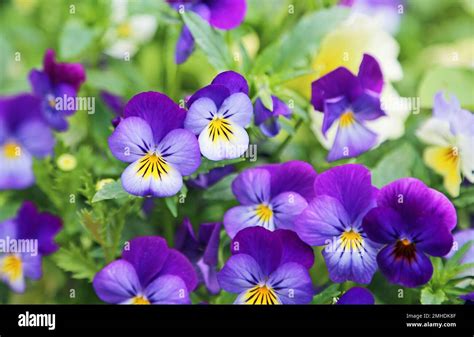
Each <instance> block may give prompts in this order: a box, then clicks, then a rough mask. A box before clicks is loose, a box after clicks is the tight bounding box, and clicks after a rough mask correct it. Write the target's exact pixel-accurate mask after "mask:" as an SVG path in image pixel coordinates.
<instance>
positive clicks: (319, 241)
mask: <svg viewBox="0 0 474 337" xmlns="http://www.w3.org/2000/svg"><path fill="white" fill-rule="evenodd" d="M351 224H352V223H351V221H350V218H349V215H348V214H347V212H346V210H345V209H344V207H343V206H342V205H341V203H340V202H339V201H338V200H337V199H335V198H333V197H330V196H327V195H321V196H317V197H316V198H315V199H313V201H311V202H310V203H309V205H308V207H307V208H306V209H305V211H304V212H303V213H302V214H301V216H300V217H299V218H298V220H297V221H296V224H295V231H296V233H298V235H299V236H300V238H301V239H302V240H303V241H305V242H306V243H308V244H310V245H311V246H323V245H326V244H327V243H328V241H330V240H332V239H333V238H335V237H338V236H339V235H341V233H342V232H344V230H345V228H346V226H349V225H351Z"/></svg>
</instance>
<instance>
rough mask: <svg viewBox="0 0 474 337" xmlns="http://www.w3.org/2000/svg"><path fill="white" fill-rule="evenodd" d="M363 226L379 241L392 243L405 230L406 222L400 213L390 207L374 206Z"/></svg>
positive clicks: (370, 236) (373, 238) (368, 233)
mask: <svg viewBox="0 0 474 337" xmlns="http://www.w3.org/2000/svg"><path fill="white" fill-rule="evenodd" d="M362 227H363V228H364V232H365V233H367V236H368V237H369V238H370V239H371V240H373V241H375V242H378V243H392V242H395V241H396V240H398V239H399V238H400V234H401V233H404V232H405V228H406V225H405V222H404V221H403V219H402V218H401V217H400V214H399V213H397V212H396V211H394V210H393V209H391V208H389V207H376V208H373V209H371V210H370V211H369V213H367V215H366V216H365V218H364V220H363V222H362Z"/></svg>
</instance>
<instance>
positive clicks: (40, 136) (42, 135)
mask: <svg viewBox="0 0 474 337" xmlns="http://www.w3.org/2000/svg"><path fill="white" fill-rule="evenodd" d="M16 139H17V140H18V141H19V142H20V143H21V145H23V146H24V147H25V148H26V149H27V150H28V152H29V153H31V154H32V155H33V156H35V157H37V158H43V157H45V156H47V155H51V154H52V152H53V148H54V143H55V139H54V137H53V134H52V132H51V130H50V129H49V128H48V126H47V125H46V124H45V123H44V122H42V121H40V120H38V119H33V120H26V121H25V122H24V123H23V124H22V125H20V126H19V128H18V130H17V134H16Z"/></svg>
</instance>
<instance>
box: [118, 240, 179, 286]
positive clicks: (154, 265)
mask: <svg viewBox="0 0 474 337" xmlns="http://www.w3.org/2000/svg"><path fill="white" fill-rule="evenodd" d="M127 248H128V249H127ZM169 252H170V250H169V248H168V246H167V244H166V241H165V240H164V239H163V238H160V237H158V236H142V237H137V238H135V239H133V240H131V241H130V242H128V245H126V246H125V249H124V250H123V252H122V258H123V259H124V260H125V261H128V262H130V263H131V265H132V266H133V267H134V269H135V271H136V272H137V276H138V279H139V280H140V284H141V285H142V286H143V287H146V286H147V285H148V284H149V283H150V282H151V281H152V280H153V279H154V278H155V277H156V276H157V275H158V274H159V273H160V271H161V270H162V268H163V265H164V264H165V261H166V260H167V258H168V255H169Z"/></svg>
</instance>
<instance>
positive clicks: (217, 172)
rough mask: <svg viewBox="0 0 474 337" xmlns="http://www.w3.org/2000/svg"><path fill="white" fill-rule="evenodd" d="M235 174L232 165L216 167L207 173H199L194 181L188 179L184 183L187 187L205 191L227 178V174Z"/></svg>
mask: <svg viewBox="0 0 474 337" xmlns="http://www.w3.org/2000/svg"><path fill="white" fill-rule="evenodd" d="M234 172H235V167H234V166H233V165H226V166H224V167H216V168H213V169H212V170H210V171H209V172H207V173H200V174H198V175H197V177H196V178H194V179H189V180H188V181H187V182H186V183H187V185H188V186H191V187H194V188H199V189H207V188H209V187H211V186H213V185H214V184H217V183H218V182H219V181H220V180H222V179H223V178H225V177H227V176H228V175H229V174H231V173H234Z"/></svg>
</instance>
